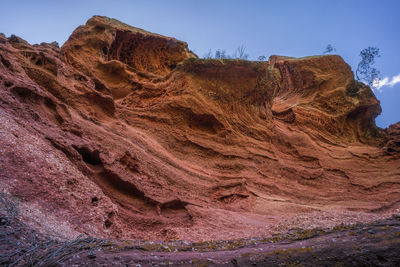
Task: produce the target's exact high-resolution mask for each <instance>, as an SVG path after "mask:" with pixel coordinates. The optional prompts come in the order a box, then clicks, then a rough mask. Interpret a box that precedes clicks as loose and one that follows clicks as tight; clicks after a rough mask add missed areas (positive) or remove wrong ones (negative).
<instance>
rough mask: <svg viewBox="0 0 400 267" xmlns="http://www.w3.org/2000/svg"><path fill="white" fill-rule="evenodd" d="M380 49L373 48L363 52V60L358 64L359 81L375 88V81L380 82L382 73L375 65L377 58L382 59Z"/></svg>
mask: <svg viewBox="0 0 400 267" xmlns="http://www.w3.org/2000/svg"><path fill="white" fill-rule="evenodd" d="M380 56H381V55H380V54H379V48H377V47H371V46H369V47H368V48H365V49H363V50H361V52H360V57H361V60H360V62H359V63H358V66H357V70H356V77H357V80H359V81H364V82H366V83H367V84H368V85H369V86H373V84H374V81H376V80H379V77H380V71H379V70H377V69H376V68H375V67H374V66H373V65H374V64H375V58H378V57H380Z"/></svg>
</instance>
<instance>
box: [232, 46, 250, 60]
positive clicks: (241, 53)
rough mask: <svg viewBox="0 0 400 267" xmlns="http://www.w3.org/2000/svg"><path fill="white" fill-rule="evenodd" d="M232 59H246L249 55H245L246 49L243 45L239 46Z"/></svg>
mask: <svg viewBox="0 0 400 267" xmlns="http://www.w3.org/2000/svg"><path fill="white" fill-rule="evenodd" d="M233 57H234V58H238V59H248V58H249V54H247V53H246V47H245V46H244V45H240V46H239V47H238V48H237V49H236V52H235V54H234V56H233Z"/></svg>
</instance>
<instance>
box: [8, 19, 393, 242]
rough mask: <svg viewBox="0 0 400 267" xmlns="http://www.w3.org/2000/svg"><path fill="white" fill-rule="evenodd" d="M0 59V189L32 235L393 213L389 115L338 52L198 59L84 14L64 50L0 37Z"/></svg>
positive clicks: (183, 47) (270, 224) (187, 231)
mask: <svg viewBox="0 0 400 267" xmlns="http://www.w3.org/2000/svg"><path fill="white" fill-rule="evenodd" d="M0 62H1V63H0V89H1V90H0V113H1V115H0V129H1V131H0V136H1V137H0V177H1V181H2V182H1V185H0V187H1V190H2V191H3V192H6V193H9V194H12V195H14V196H16V197H18V199H20V200H21V203H20V206H21V208H22V209H23V212H22V214H23V216H24V218H25V219H26V221H27V222H29V223H31V224H32V225H33V226H34V227H37V228H39V229H42V230H43V231H46V232H54V233H55V234H57V235H62V236H67V237H68V236H74V235H76V234H77V233H86V234H89V235H93V236H98V237H121V238H146V239H187V240H204V239H229V238H236V237H248V236H262V235H268V234H269V233H271V231H273V230H274V231H276V230H277V229H278V230H279V227H283V229H284V224H285V222H286V223H288V222H291V221H293V223H297V224H298V225H301V224H305V223H312V224H313V225H314V226H315V225H319V224H324V225H326V224H328V225H331V224H332V225H333V224H337V223H340V222H343V221H344V222H355V221H358V220H360V221H366V220H372V219H374V218H377V217H379V216H384V215H387V214H390V213H392V212H394V211H395V210H396V209H398V208H399V206H400V201H399V199H400V154H399V152H400V141H399V140H400V139H399V138H400V131H399V129H400V128H399V127H400V124H399V123H398V124H396V125H392V126H391V127H389V128H388V129H387V130H382V129H380V128H378V127H376V126H375V117H376V116H377V115H379V114H380V112H381V108H380V105H379V101H378V100H377V99H376V98H375V96H374V94H373V92H372V91H371V89H370V88H369V87H368V86H365V85H363V84H361V83H359V82H357V81H355V80H354V77H353V73H352V71H351V68H350V66H349V65H347V64H346V63H345V62H344V61H343V59H342V58H341V57H339V56H336V55H330V56H314V57H307V58H287V57H280V56H271V57H270V59H269V61H267V62H252V61H242V60H204V59H198V58H197V56H196V55H195V54H194V53H192V52H191V51H190V50H189V49H188V47H187V44H186V43H184V42H181V41H179V40H176V39H174V38H169V37H165V36H161V35H157V34H153V33H149V32H146V31H144V30H141V29H137V28H133V27H130V26H128V25H126V24H123V23H121V22H119V21H116V20H114V19H109V18H106V17H100V16H95V17H93V18H91V19H90V20H89V21H88V22H87V24H86V25H84V26H80V27H78V28H77V29H76V30H75V31H74V32H73V34H72V35H71V37H70V38H69V40H68V41H67V42H66V43H65V44H64V45H63V46H62V47H61V48H59V47H58V46H57V45H56V44H47V43H42V44H40V45H30V44H28V43H27V42H25V41H24V40H22V39H20V38H18V37H15V36H12V37H10V38H6V37H4V36H0ZM321 214H322V215H321ZM299 216H305V217H307V218H308V219H303V220H301V221H297V222H296V221H295V218H299ZM321 216H322V217H321ZM305 217H302V218H305ZM290 225H291V226H292V225H293V224H290ZM303 226H304V225H303Z"/></svg>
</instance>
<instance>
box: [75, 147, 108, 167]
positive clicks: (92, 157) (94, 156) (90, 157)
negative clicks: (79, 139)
mask: <svg viewBox="0 0 400 267" xmlns="http://www.w3.org/2000/svg"><path fill="white" fill-rule="evenodd" d="M72 147H73V148H74V149H75V150H76V151H78V153H79V154H81V156H82V160H83V161H84V162H86V163H87V164H90V165H93V166H98V165H103V164H102V162H101V159H100V152H99V151H98V150H94V151H91V150H90V149H89V148H87V147H78V146H76V145H72Z"/></svg>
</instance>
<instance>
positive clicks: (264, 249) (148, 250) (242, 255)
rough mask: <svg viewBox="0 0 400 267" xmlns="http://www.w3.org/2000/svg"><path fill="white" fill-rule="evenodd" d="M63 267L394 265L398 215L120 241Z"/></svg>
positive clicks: (399, 240)
mask: <svg viewBox="0 0 400 267" xmlns="http://www.w3.org/2000/svg"><path fill="white" fill-rule="evenodd" d="M62 264H63V265H64V266H73V265H89V266H110V265H116V266H165V265H169V266H191V265H193V266H251V265H253V266H277V265H281V266H322V265H326V266H335V265H336V264H341V265H343V266H354V265H361V266H376V265H378V266H395V265H399V264H400V217H393V218H391V219H387V220H384V221H379V222H375V223H373V224H360V225H354V226H344V225H343V226H337V227H335V228H334V229H333V230H330V231H326V230H322V229H309V230H300V229H298V230H292V231H289V232H288V233H286V234H283V235H277V236H274V237H272V238H268V239H246V240H233V241H211V242H198V243H186V242H180V241H179V242H178V241H177V242H169V243H155V242H143V243H135V242H131V241H119V242H115V243H112V244H110V246H108V247H106V248H103V249H101V250H99V251H96V252H89V253H88V252H84V253H81V254H79V255H75V256H73V257H72V258H71V259H69V260H67V261H65V262H63V263H62Z"/></svg>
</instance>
